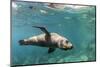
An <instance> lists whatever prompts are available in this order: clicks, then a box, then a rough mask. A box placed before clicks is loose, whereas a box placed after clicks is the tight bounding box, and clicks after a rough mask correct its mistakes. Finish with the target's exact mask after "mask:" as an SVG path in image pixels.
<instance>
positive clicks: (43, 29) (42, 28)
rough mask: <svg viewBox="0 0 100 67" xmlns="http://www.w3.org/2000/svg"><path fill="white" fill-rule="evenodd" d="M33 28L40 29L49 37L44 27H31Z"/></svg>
mask: <svg viewBox="0 0 100 67" xmlns="http://www.w3.org/2000/svg"><path fill="white" fill-rule="evenodd" d="M32 27H35V28H40V29H41V31H43V32H44V33H45V34H46V35H47V36H50V33H49V32H48V31H47V29H46V28H45V27H40V26H32Z"/></svg>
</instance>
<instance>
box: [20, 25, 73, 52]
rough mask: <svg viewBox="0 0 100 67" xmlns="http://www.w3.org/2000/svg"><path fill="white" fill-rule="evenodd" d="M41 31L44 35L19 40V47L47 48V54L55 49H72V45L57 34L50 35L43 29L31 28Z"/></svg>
mask: <svg viewBox="0 0 100 67" xmlns="http://www.w3.org/2000/svg"><path fill="white" fill-rule="evenodd" d="M32 27H35V28H39V29H41V31H43V32H44V33H45V34H40V35H37V36H32V37H30V38H28V39H23V40H19V43H20V45H33V46H34V45H35V46H41V47H47V48H49V49H48V53H52V52H53V51H55V49H56V48H60V49H63V50H67V49H72V48H73V45H72V44H71V42H70V41H68V39H67V38H65V37H63V36H60V35H59V34H57V33H50V32H48V31H47V30H46V28H45V27H40V26H32Z"/></svg>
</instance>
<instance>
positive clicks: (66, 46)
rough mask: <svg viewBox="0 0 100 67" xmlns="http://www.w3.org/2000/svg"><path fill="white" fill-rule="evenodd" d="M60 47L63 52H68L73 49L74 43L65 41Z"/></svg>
mask: <svg viewBox="0 0 100 67" xmlns="http://www.w3.org/2000/svg"><path fill="white" fill-rule="evenodd" d="M60 45H61V49H62V50H68V49H72V48H73V45H72V43H71V42H70V41H68V40H63V41H62V42H61V44H60Z"/></svg>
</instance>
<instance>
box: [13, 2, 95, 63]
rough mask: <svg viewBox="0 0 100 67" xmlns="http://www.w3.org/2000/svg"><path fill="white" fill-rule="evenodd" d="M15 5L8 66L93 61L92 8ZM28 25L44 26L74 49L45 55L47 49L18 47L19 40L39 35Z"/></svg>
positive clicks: (93, 22)
mask: <svg viewBox="0 0 100 67" xmlns="http://www.w3.org/2000/svg"><path fill="white" fill-rule="evenodd" d="M15 3H16V4H17V8H16V9H15V8H12V48H11V49H12V65H23V64H42V63H43V64H44V63H63V62H79V61H94V60H95V58H96V56H95V47H96V45H95V38H96V37H95V23H96V22H95V20H96V18H95V6H87V7H82V8H79V9H74V8H71V7H66V8H65V9H56V8H53V9H51V8H47V6H46V5H45V3H28V2H15ZM30 6H33V8H31V7H30ZM32 25H38V26H39V25H40V26H46V27H47V29H48V31H50V32H56V33H59V34H60V35H62V36H65V37H66V38H68V39H69V41H71V42H72V44H73V46H74V48H73V49H72V50H68V51H63V50H60V49H56V51H54V52H53V53H51V54H48V48H44V47H37V46H20V45H19V43H18V41H19V40H21V39H25V38H28V37H31V36H33V35H38V34H41V33H43V32H41V31H40V30H39V29H36V28H32Z"/></svg>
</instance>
